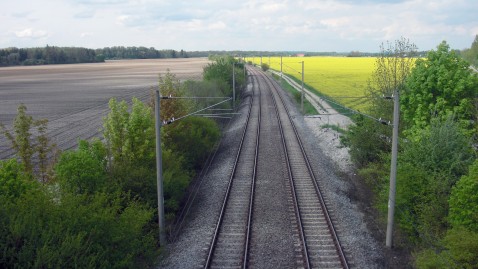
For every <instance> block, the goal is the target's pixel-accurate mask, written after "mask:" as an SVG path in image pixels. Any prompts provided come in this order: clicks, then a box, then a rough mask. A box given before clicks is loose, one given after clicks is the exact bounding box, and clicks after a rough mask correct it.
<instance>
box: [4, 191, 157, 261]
mask: <svg viewBox="0 0 478 269" xmlns="http://www.w3.org/2000/svg"><path fill="white" fill-rule="evenodd" d="M52 192H54V188H49V189H48V190H47V189H46V188H37V189H35V190H34V191H29V192H27V193H25V195H22V196H21V197H19V198H18V199H16V200H15V201H14V202H8V201H6V200H5V199H4V198H3V197H2V196H0V203H1V204H2V207H0V225H1V226H0V249H1V250H2V254H1V255H0V267H1V268H135V267H146V265H147V263H150V262H151V261H152V258H153V257H154V254H155V249H156V248H155V240H154V235H155V234H156V233H154V231H152V230H151V229H150V227H149V223H150V222H151V220H152V217H153V213H154V210H152V209H151V208H147V207H145V206H144V205H141V204H140V203H138V202H136V201H134V200H131V199H129V198H128V197H127V196H124V195H121V194H117V193H115V194H106V193H101V192H98V193H95V194H94V195H77V194H71V193H68V192H63V193H61V195H59V196H58V197H56V198H54V199H53V197H52ZM145 263H146V264H145Z"/></svg>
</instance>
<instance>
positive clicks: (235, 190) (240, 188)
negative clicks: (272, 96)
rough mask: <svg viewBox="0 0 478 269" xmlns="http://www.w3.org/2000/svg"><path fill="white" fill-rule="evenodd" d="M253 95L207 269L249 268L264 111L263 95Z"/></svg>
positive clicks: (256, 93)
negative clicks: (261, 102)
mask: <svg viewBox="0 0 478 269" xmlns="http://www.w3.org/2000/svg"><path fill="white" fill-rule="evenodd" d="M252 92H253V96H252V98H251V102H250V107H249V111H248V114H247V122H246V125H245V127H244V131H243V133H242V138H241V142H240V145H239V150H238V152H237V155H236V158H235V162H234V165H233V169H232V172H231V176H230V178H229V183H228V186H227V190H226V193H225V195H224V200H223V203H222V207H221V210H220V215H219V218H218V221H217V224H216V228H215V231H214V235H213V239H212V241H211V244H210V246H209V251H208V254H207V259H206V263H205V265H204V268H224V267H227V268H232V267H236V268H240V267H242V268H246V267H247V262H248V255H249V241H250V234H251V222H252V212H253V201H254V189H255V178H256V170H257V156H258V148H259V137H260V123H261V117H260V114H261V107H260V104H257V102H260V91H259V90H257V91H254V89H253V90H252ZM256 95H257V96H256ZM258 100H259V101H258Z"/></svg>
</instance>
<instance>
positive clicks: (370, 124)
mask: <svg viewBox="0 0 478 269" xmlns="http://www.w3.org/2000/svg"><path fill="white" fill-rule="evenodd" d="M354 121H355V124H354V125H352V126H349V129H348V132H347V134H346V135H345V137H344V139H343V140H342V143H344V144H345V145H346V146H348V147H350V151H349V152H350V157H351V159H352V161H353V162H354V163H355V164H357V165H358V167H365V166H366V165H367V164H368V163H374V162H378V161H380V160H381V155H382V153H383V152H385V151H389V150H390V142H389V141H387V140H386V139H385V137H390V136H385V135H384V133H385V134H389V133H390V130H389V128H387V129H385V128H384V127H383V126H380V125H379V124H378V123H377V122H375V121H371V120H370V119H368V118H365V117H363V116H362V115H358V116H355V118H354Z"/></svg>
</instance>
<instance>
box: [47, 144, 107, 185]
mask: <svg viewBox="0 0 478 269" xmlns="http://www.w3.org/2000/svg"><path fill="white" fill-rule="evenodd" d="M93 143H94V145H90V143H88V142H86V141H80V146H79V149H78V150H76V151H66V152H64V153H63V154H62V155H61V156H60V159H59V161H58V163H57V164H56V166H55V172H56V176H57V179H58V180H59V182H60V186H61V188H62V189H64V190H66V191H68V192H71V193H77V194H81V193H89V194H92V193H95V192H97V191H101V190H104V189H105V187H106V183H107V174H106V165H105V164H106V163H105V162H104V161H103V160H104V157H106V155H103V154H104V153H103V152H104V150H102V149H101V150H100V151H97V150H95V149H98V148H101V147H103V145H102V143H101V142H100V141H99V140H97V141H96V142H93ZM98 153H100V154H101V155H103V156H101V155H100V156H98V155H99V154H98ZM102 153H103V154H102Z"/></svg>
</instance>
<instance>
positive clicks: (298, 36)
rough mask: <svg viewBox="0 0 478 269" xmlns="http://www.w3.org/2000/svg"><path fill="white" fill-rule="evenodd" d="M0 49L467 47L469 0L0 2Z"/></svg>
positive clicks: (474, 24)
mask: <svg viewBox="0 0 478 269" xmlns="http://www.w3.org/2000/svg"><path fill="white" fill-rule="evenodd" d="M0 6H1V7H2V8H1V10H0V22H1V23H0V48H5V47H12V46H15V47H34V46H45V45H47V44H49V45H51V46H81V47H88V48H102V47H106V46H146V47H155V48H157V49H176V50H180V49H184V50H269V51H278V50H288V51H299V50H305V51H337V52H348V51H352V50H359V51H368V52H374V51H378V50H379V46H380V44H381V43H382V42H386V41H394V40H396V39H399V38H400V37H405V38H408V39H409V40H410V41H411V42H413V43H415V44H416V45H417V46H418V49H420V50H429V49H433V48H435V47H436V46H437V45H438V44H439V43H440V42H441V41H442V40H446V41H447V42H448V43H449V44H450V46H451V47H452V48H454V49H463V48H467V47H470V46H471V43H472V42H473V40H474V37H475V35H477V34H478V1H477V0H431V1H429V0H408V1H406V0H384V1H377V0H358V1H353V0H315V1H301V0H290V1H289V0H254V1H252V0H197V1H196V0H192V1H181V0H173V1H170V0H63V1H59V0H48V1H46V0H15V1H12V0H0Z"/></svg>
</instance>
